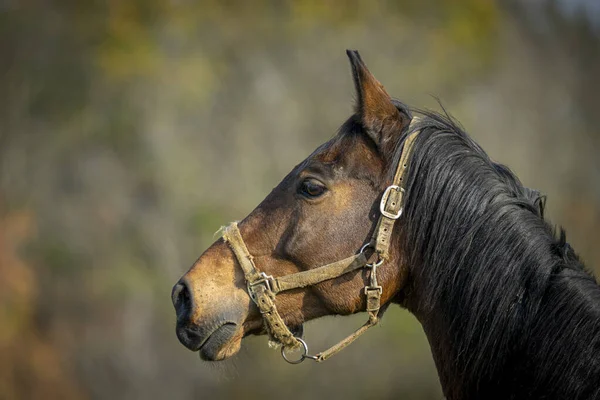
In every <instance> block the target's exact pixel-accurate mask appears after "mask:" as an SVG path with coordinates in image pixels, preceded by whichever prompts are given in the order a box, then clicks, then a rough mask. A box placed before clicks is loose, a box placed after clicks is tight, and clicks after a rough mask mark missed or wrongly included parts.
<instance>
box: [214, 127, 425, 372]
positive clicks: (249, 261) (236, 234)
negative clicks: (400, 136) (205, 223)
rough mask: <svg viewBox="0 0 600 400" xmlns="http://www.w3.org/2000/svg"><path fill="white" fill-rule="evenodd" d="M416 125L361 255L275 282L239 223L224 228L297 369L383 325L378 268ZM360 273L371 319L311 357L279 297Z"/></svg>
mask: <svg viewBox="0 0 600 400" xmlns="http://www.w3.org/2000/svg"><path fill="white" fill-rule="evenodd" d="M418 120H419V118H418V117H414V118H413V119H412V121H411V123H410V127H409V130H411V131H413V132H412V133H411V134H410V135H409V136H408V137H407V138H406V141H405V143H404V148H403V150H402V155H401V157H400V162H399V163H398V166H397V168H396V173H395V175H394V179H393V182H392V184H391V185H390V186H388V187H387V188H386V189H385V191H384V192H383V195H382V196H381V201H380V203H379V211H380V212H381V215H380V217H379V221H378V222H377V226H376V227H375V231H374V232H373V236H372V237H371V240H370V241H369V242H368V243H366V244H365V245H363V247H362V248H361V249H360V251H359V253H358V254H355V255H353V256H350V257H348V258H345V259H343V260H340V261H336V262H333V263H331V264H327V265H323V266H321V267H317V268H313V269H309V270H306V271H302V272H297V273H295V274H290V275H285V276H281V277H273V276H271V275H267V274H266V273H265V272H259V270H258V269H257V268H256V265H255V264H254V257H252V255H251V254H250V252H249V251H248V248H247V247H246V243H245V242H244V239H243V238H242V234H241V233H240V230H239V228H238V225H237V222H233V223H231V224H230V225H229V226H227V227H226V228H225V229H224V231H223V239H224V240H225V242H227V244H228V245H229V246H230V247H231V249H232V250H233V253H234V254H235V257H236V258H237V260H238V262H239V264H240V267H241V268H242V270H243V271H244V276H245V279H246V285H247V288H248V294H249V295H250V298H251V299H252V301H253V302H254V303H255V304H256V305H257V307H258V309H259V310H260V313H261V314H262V316H263V320H264V323H265V328H266V330H267V333H268V335H269V337H270V339H271V340H272V341H273V342H275V343H278V344H280V345H281V355H282V357H283V359H284V360H285V361H287V362H288V363H290V364H299V363H301V362H302V361H304V360H305V359H307V358H308V359H311V360H313V361H316V362H322V361H325V360H326V359H328V358H329V357H331V356H333V355H334V354H337V353H338V352H340V351H341V350H342V349H344V348H345V347H346V346H348V345H349V344H350V343H352V342H353V341H355V340H356V339H357V338H358V337H359V336H360V335H362V334H363V333H365V332H366V331H367V329H369V328H371V327H372V326H375V325H376V324H377V323H378V322H379V318H380V317H381V314H382V309H381V295H382V293H383V288H382V287H381V286H380V285H379V284H378V282H377V267H379V266H380V265H382V264H383V263H384V262H385V260H387V258H388V257H389V246H390V241H391V235H392V231H393V228H394V223H395V222H396V220H397V219H398V218H400V216H401V215H402V200H403V196H404V193H405V189H404V187H403V179H404V175H405V172H406V169H407V167H408V159H409V157H410V155H411V153H412V148H413V144H414V141H415V139H416V137H417V135H418V134H419V133H420V130H415V129H413V127H414V125H415V123H417V122H418ZM367 248H372V249H373V254H375V255H377V257H378V258H377V261H374V262H372V263H368V260H367V256H366V255H365V254H364V252H365V250H366V249H367ZM362 268H368V269H370V273H369V285H368V286H365V288H364V293H365V296H366V298H367V307H366V311H367V312H368V314H369V319H368V320H367V322H365V324H364V325H362V326H361V327H360V328H358V329H357V330H356V331H355V332H354V333H352V334H351V335H349V336H348V337H346V338H345V339H343V340H341V341H340V342H338V343H337V344H336V345H334V346H332V347H330V348H329V349H327V350H325V351H323V352H321V353H318V354H316V355H314V356H313V355H310V354H308V345H307V344H306V342H305V341H304V340H303V339H302V338H299V337H295V336H294V334H293V333H292V332H291V331H290V329H289V328H288V327H287V326H286V324H285V322H284V321H283V319H282V318H281V315H279V312H278V311H277V307H276V305H275V296H276V294H277V293H279V292H283V291H286V290H292V289H298V288H303V287H306V286H311V285H315V284H318V283H320V282H324V281H327V280H330V279H334V278H338V277H340V276H342V275H345V274H347V273H349V272H352V271H355V270H358V269H362ZM297 348H301V350H302V354H301V356H300V358H298V359H296V360H294V359H291V358H289V357H288V355H287V353H286V352H287V351H288V350H291V349H297Z"/></svg>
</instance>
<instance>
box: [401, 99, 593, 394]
mask: <svg viewBox="0 0 600 400" xmlns="http://www.w3.org/2000/svg"><path fill="white" fill-rule="evenodd" d="M397 106H398V107H399V109H400V106H401V105H400V104H397ZM402 107H403V106H402ZM401 110H402V111H404V112H407V113H408V110H406V109H401ZM419 113H420V114H423V118H422V121H421V122H420V123H419V124H418V126H416V127H415V129H421V133H420V134H419V136H418V138H417V141H416V144H415V148H414V151H413V156H412V160H411V163H410V169H409V174H408V180H407V196H406V200H405V205H404V214H403V217H402V218H401V220H400V224H399V226H402V228H401V229H402V230H403V235H401V236H400V238H401V239H400V240H402V243H400V246H401V247H400V248H402V249H404V252H405V254H406V255H407V262H408V265H409V267H410V269H411V275H412V280H411V281H412V282H413V286H412V287H411V288H409V289H408V290H409V291H411V292H412V293H418V301H415V302H414V303H410V304H408V307H409V309H411V311H413V312H414V313H415V314H416V315H417V316H418V317H419V319H420V320H421V322H422V323H423V325H424V328H425V330H426V332H427V334H428V337H429V340H430V343H431V345H432V351H433V353H434V358H435V360H436V363H437V366H438V371H439V373H440V379H441V381H442V385H443V386H444V390H445V394H446V396H447V397H448V398H449V399H493V398H498V399H500V398H502V399H520V398H544V399H597V398H600V287H599V286H598V284H597V283H596V281H595V279H594V278H593V276H592V275H591V274H590V273H589V272H588V271H586V270H585V267H584V266H583V264H582V263H581V262H580V260H579V259H578V257H577V256H576V254H575V253H574V251H573V249H572V248H571V247H570V246H569V244H568V243H567V242H566V238H565V234H564V232H563V231H562V230H561V233H560V234H559V235H558V237H557V235H556V234H555V232H554V229H553V228H552V227H551V226H550V225H549V224H548V223H547V222H546V221H545V220H544V216H543V213H544V197H543V196H541V195H540V194H539V192H537V191H535V190H531V189H528V188H526V187H524V186H523V185H522V184H521V182H520V181H519V180H518V179H517V177H516V176H515V175H514V174H513V173H512V172H511V171H510V170H509V169H508V168H507V167H505V166H503V165H500V164H497V163H495V162H493V161H492V160H491V159H490V158H489V157H488V156H487V154H486V153H485V152H484V151H483V150H482V149H481V147H479V145H477V144H476V143H475V142H474V141H473V140H472V139H471V138H470V137H469V136H468V135H467V134H466V133H465V132H464V131H463V130H462V129H461V128H460V126H458V124H457V123H455V122H454V121H453V120H452V119H451V118H450V117H448V116H447V115H441V114H438V113H434V112H423V111H420V112H419ZM408 133H409V132H405V133H404V135H403V137H406V135H408ZM401 145H402V141H400V145H399V146H398V149H397V152H396V154H397V155H396V158H395V163H397V162H398V160H399V157H400V153H401ZM392 173H393V172H392Z"/></svg>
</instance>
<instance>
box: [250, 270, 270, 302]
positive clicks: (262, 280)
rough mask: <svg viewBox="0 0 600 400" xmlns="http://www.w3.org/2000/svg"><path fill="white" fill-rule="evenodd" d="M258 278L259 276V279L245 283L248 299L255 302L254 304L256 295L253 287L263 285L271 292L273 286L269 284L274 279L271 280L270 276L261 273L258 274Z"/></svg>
mask: <svg viewBox="0 0 600 400" xmlns="http://www.w3.org/2000/svg"><path fill="white" fill-rule="evenodd" d="M258 276H260V279H257V280H255V281H254V282H247V283H246V287H247V288H248V293H249V294H250V298H252V300H254V301H255V302H256V295H255V293H254V286H256V285H260V284H264V285H265V287H266V288H267V290H268V291H270V292H272V291H273V286H272V284H271V281H272V280H274V279H275V278H273V276H272V275H267V274H265V273H264V272H261V273H260V274H258Z"/></svg>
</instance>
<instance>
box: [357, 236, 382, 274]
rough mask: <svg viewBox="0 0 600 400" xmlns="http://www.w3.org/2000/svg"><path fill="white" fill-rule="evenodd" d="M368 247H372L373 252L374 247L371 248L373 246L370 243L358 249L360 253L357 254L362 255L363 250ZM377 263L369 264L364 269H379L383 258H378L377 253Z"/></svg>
mask: <svg viewBox="0 0 600 400" xmlns="http://www.w3.org/2000/svg"><path fill="white" fill-rule="evenodd" d="M369 247H372V248H373V250H375V246H373V244H372V243H371V242H369V243H367V244H365V245H364V246H363V247H361V248H360V252H359V254H362V253H364V252H365V249H368V248H369ZM377 260H378V261H377V262H375V263H371V264H365V267H368V268H373V267H379V266H380V265H381V264H383V261H384V260H383V258H381V257H379V253H377Z"/></svg>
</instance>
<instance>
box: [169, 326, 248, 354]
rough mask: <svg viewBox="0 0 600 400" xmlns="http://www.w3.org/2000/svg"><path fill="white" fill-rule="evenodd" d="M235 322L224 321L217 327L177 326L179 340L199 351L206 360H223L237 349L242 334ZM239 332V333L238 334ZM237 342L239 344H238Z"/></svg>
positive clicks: (191, 348) (189, 347)
mask: <svg viewBox="0 0 600 400" xmlns="http://www.w3.org/2000/svg"><path fill="white" fill-rule="evenodd" d="M237 328H238V325H237V324H236V323H235V322H230V321H227V322H223V323H221V324H220V325H217V326H216V327H207V326H197V325H192V326H186V327H181V326H178V327H177V337H178V338H179V341H180V342H181V343H182V344H183V345H184V346H185V347H187V348H188V349H190V350H192V351H197V352H199V354H200V358H202V359H203V360H206V361H216V360H223V359H225V358H227V357H229V356H230V355H232V354H233V353H235V352H236V351H237V349H236V347H239V343H238V342H239V341H240V340H241V337H240V338H239V339H240V340H237V341H236V340H234V339H235V338H236V336H240V335H239V332H238V329H237ZM236 334H237V335H236ZM236 343H237V346H236Z"/></svg>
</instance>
